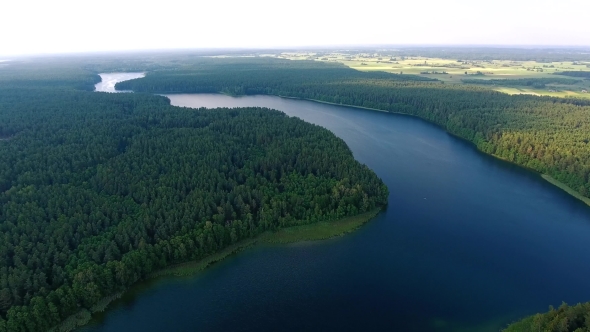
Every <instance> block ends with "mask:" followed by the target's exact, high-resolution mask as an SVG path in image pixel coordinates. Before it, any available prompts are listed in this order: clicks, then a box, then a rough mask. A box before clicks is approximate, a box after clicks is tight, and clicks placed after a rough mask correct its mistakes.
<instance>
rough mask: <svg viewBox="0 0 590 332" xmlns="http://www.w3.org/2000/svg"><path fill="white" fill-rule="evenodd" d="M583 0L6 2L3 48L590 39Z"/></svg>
mask: <svg viewBox="0 0 590 332" xmlns="http://www.w3.org/2000/svg"><path fill="white" fill-rule="evenodd" d="M588 17H590V0H558V1H557V0H535V1H533V0H493V1H490V0H486V1H481V0H445V1H440V0H405V1H398V0H389V1H381V0H379V1H378V0H339V1H332V0H326V1H322V0H296V1H295V0H291V1H280V0H274V1H268V0H240V1H236V0H211V1H203V0H196V1H178V0H166V1H152V0H143V1H135V0H129V1H125V0H100V1H84V0H76V1H72V0H52V1H47V0H7V1H4V2H3V3H2V5H0V55H4V56H6V55H23V54H47V53H72V52H75V53H78V52H97V51H99V52H108V51H126V50H145V49H194V48H294V47H316V46H353V45H354V46H357V45H359V46H360V45H448V44H451V45H553V46H558V45H563V46H590V23H589V21H588Z"/></svg>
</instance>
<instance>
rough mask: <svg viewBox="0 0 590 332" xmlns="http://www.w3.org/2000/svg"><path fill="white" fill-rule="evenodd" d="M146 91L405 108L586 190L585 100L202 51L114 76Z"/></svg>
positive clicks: (589, 149)
mask: <svg viewBox="0 0 590 332" xmlns="http://www.w3.org/2000/svg"><path fill="white" fill-rule="evenodd" d="M117 88H118V89H121V90H134V91H138V92H149V93H181V92H182V93H191V92H192V93H199V92H221V93H226V94H231V95H242V94H269V95H278V96H289V97H296V98H305V99H312V100H318V101H324V102H330V103H337V104H346V105H353V106H362V107H368V108H375V109H380V110H385V111H390V112H399V113H406V114H411V115H416V116H419V117H421V118H423V119H426V120H429V121H431V122H434V123H436V124H438V125H440V126H441V127H443V128H444V129H446V130H447V131H448V132H450V133H452V134H454V135H457V136H459V137H462V138H464V139H466V140H468V141H471V142H473V143H474V144H475V145H476V146H477V148H478V149H480V150H481V151H483V152H486V153H488V154H491V155H494V156H496V157H499V158H501V159H504V160H507V161H509V162H512V163H515V164H518V165H521V166H524V167H527V168H529V169H532V170H535V171H537V172H539V173H543V174H548V175H549V176H551V177H553V178H555V179H557V180H558V181H560V182H562V183H565V184H566V185H567V186H569V187H570V188H572V189H573V190H574V191H576V192H578V193H579V194H580V195H582V196H585V197H590V145H589V142H590V100H583V99H575V98H552V97H537V96H531V95H507V94H503V93H500V92H496V91H492V90H490V89H487V88H485V87H478V86H475V85H467V84H462V85H459V84H445V83H444V82H441V81H437V80H424V79H423V78H422V77H417V76H413V75H400V74H391V73H384V72H360V71H356V70H353V69H350V68H348V67H346V66H344V65H341V64H338V63H321V62H314V61H290V60H281V59H266V58H250V59H248V58H232V59H215V58H202V59H199V60H195V61H193V62H192V63H189V64H186V65H184V66H182V67H180V68H179V69H175V70H159V71H154V72H150V73H148V74H147V76H146V77H145V78H141V79H135V80H130V81H125V82H121V83H118V84H117Z"/></svg>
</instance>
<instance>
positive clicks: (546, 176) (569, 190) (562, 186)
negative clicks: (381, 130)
mask: <svg viewBox="0 0 590 332" xmlns="http://www.w3.org/2000/svg"><path fill="white" fill-rule="evenodd" d="M166 94H168V95H173V94H187V93H166ZM190 94H200V93H190ZM212 94H215V93H212ZM217 94H221V95H225V96H230V97H240V96H256V95H231V94H226V93H222V92H218V93H217ZM258 96H275V97H279V98H285V99H295V100H307V101H312V102H316V103H320V104H327V105H334V106H344V107H351V108H358V109H364V110H369V111H377V112H383V113H391V114H400V115H405V116H411V117H415V118H418V119H420V120H422V121H426V122H428V123H430V124H433V125H435V126H437V127H439V128H441V129H442V130H444V131H445V132H446V133H447V134H449V135H452V136H454V137H457V138H459V139H461V140H463V141H465V142H467V143H469V144H471V145H473V146H474V147H475V149H476V150H477V151H479V152H481V153H483V154H485V155H487V156H492V157H494V158H497V159H499V160H502V161H505V162H507V163H510V164H513V165H516V166H518V167H522V168H524V169H526V170H528V171H531V172H534V173H536V174H538V175H539V176H541V177H542V178H543V179H544V180H545V181H547V182H549V183H551V184H552V185H554V186H556V187H557V188H559V189H561V190H563V191H565V192H566V193H568V194H569V195H570V196H573V197H574V198H576V199H578V200H580V201H582V202H584V203H586V205H588V206H590V198H588V197H584V196H582V195H580V194H579V193H578V192H577V191H575V190H574V189H572V188H571V187H569V186H568V185H566V184H565V183H563V182H561V181H559V180H557V179H555V178H553V177H552V176H551V175H549V174H545V173H541V172H538V171H536V170H534V169H531V168H528V167H526V166H524V165H520V164H517V163H514V162H512V161H509V160H506V159H504V158H501V157H500V156H497V155H494V154H490V153H487V152H484V151H482V150H481V149H479V148H478V147H477V145H476V144H475V143H474V142H472V141H470V140H468V139H465V138H463V137H461V136H458V135H455V134H453V133H451V132H449V131H448V130H447V129H446V128H444V127H443V126H441V125H439V124H437V123H435V122H432V121H429V120H427V119H424V118H422V117H420V116H418V115H414V114H408V113H404V112H390V111H385V110H380V109H377V108H370V107H364V106H355V105H349V104H337V103H331V102H328V101H322V100H317V99H308V98H301V97H290V96H281V95H272V94H260V95H258ZM171 105H172V104H171ZM172 106H173V105H172Z"/></svg>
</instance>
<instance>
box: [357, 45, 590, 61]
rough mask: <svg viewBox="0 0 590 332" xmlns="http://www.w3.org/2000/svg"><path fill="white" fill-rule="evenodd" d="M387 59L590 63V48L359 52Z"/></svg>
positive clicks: (498, 48) (484, 48) (462, 48)
mask: <svg viewBox="0 0 590 332" xmlns="http://www.w3.org/2000/svg"><path fill="white" fill-rule="evenodd" d="M355 51H359V52H362V51H364V52H369V51H371V52H373V53H379V54H381V55H383V56H387V57H400V56H405V57H417V56H422V57H429V58H443V59H463V60H486V61H494V60H512V61H537V62H546V63H548V62H563V61H590V48H510V47H436V46H435V47H402V48H399V47H396V48H395V51H387V50H385V51H384V50H383V48H380V49H378V50H369V49H364V50H363V49H359V50H355Z"/></svg>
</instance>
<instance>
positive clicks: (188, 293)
mask: <svg viewBox="0 0 590 332" xmlns="http://www.w3.org/2000/svg"><path fill="white" fill-rule="evenodd" d="M167 97H168V98H169V99H170V100H171V103H172V104H173V105H176V106H185V107H194V108H198V107H248V106H260V107H269V108H274V109H278V110H281V111H283V112H285V113H286V114H288V115H289V116H297V117H300V118H302V119H304V120H305V121H308V122H311V123H314V124H317V125H320V126H323V127H325V128H327V129H329V130H331V131H332V132H333V133H334V134H336V135H337V136H338V137H340V138H342V139H343V140H344V141H345V142H346V143H347V144H348V146H349V147H350V149H351V150H352V152H353V154H354V156H355V158H356V159H357V160H359V161H360V162H362V163H365V164H366V165H367V166H369V167H370V168H371V169H372V170H374V171H375V172H376V173H377V175H379V176H380V177H381V178H382V179H383V181H384V182H385V183H386V184H387V186H388V187H389V190H390V192H391V194H390V197H389V206H388V207H387V209H386V210H385V211H383V212H382V213H381V214H380V215H378V216H377V217H376V218H375V219H374V220H373V221H371V222H369V223H368V224H367V225H365V226H363V227H362V228H361V229H359V230H358V231H356V232H354V233H352V234H350V235H347V236H344V237H341V238H336V239H331V240H327V241H320V242H311V243H309V242H308V243H303V244H293V245H283V246H262V247H254V248H250V249H248V250H245V251H243V252H241V253H239V254H237V255H234V256H231V257H230V258H228V259H226V260H224V261H222V262H220V263H217V264H215V265H214V266H213V267H212V268H210V269H207V270H206V271H204V272H202V273H199V274H197V275H195V276H193V277H189V278H165V279H161V280H156V281H150V282H148V283H145V284H140V285H138V286H137V287H135V288H134V289H132V291H131V292H129V293H127V294H126V295H125V296H124V297H123V298H122V299H120V300H117V301H116V302H114V303H113V304H112V305H111V306H110V309H109V310H107V312H105V313H103V314H100V315H97V316H96V317H95V319H94V320H93V322H92V323H91V325H88V326H86V327H84V328H82V329H81V330H82V331H101V332H107V331H162V330H165V331H193V330H199V331H260V330H261V331H331V330H342V331H359V330H362V331H374V330H378V331H445V332H446V331H498V330H499V329H500V328H502V327H504V326H506V325H507V324H508V323H510V322H511V321H514V320H516V319H518V318H520V317H522V316H524V315H528V314H533V313H535V312H539V311H546V310H547V307H548V306H549V305H554V306H558V305H559V304H560V303H561V301H566V302H568V303H577V302H582V301H588V300H590V284H589V283H588V282H587V280H588V278H589V277H590V265H588V264H587V262H588V261H590V246H588V244H587V243H588V241H587V239H588V238H590V208H589V207H588V206H586V205H585V204H584V203H583V202H581V201H578V200H577V199H575V198H573V197H571V196H569V195H568V194H566V193H565V192H563V191H562V190H560V189H559V188H557V187H554V186H553V185H551V184H549V183H548V182H546V181H544V180H543V179H542V178H541V177H540V176H539V175H538V174H535V173H532V172H529V171H527V170H524V169H522V168H520V167H517V166H515V165H512V164H509V163H506V162H503V161H501V160H498V159H495V158H493V157H490V156H487V155H485V154H483V153H480V152H479V151H477V150H476V149H475V148H474V147H473V145H471V144H469V143H466V142H465V141H462V140H460V139H458V138H456V137H453V136H451V135H449V134H447V133H446V132H445V131H443V130H442V129H440V128H439V127H437V126H435V125H432V124H430V123H428V122H426V121H423V120H420V119H418V118H415V117H410V116H404V115H399V114H387V113H383V112H375V111H369V110H362V109H356V108H351V107H342V106H335V105H326V104H320V103H316V102H311V101H305V100H295V99H285V98H279V97H272V96H246V97H238V98H235V97H229V96H225V95H220V94H190V95H189V94H184V95H167Z"/></svg>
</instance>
